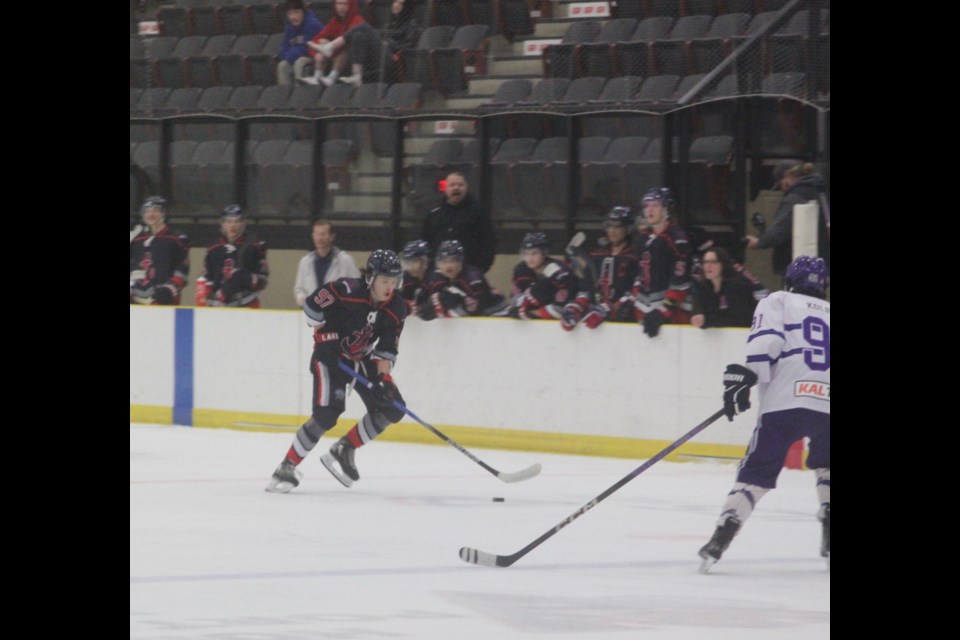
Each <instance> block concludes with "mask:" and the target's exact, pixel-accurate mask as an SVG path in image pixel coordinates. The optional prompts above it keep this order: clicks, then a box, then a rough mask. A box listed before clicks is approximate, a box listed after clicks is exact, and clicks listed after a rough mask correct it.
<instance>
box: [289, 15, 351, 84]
mask: <svg viewBox="0 0 960 640" xmlns="http://www.w3.org/2000/svg"><path fill="white" fill-rule="evenodd" d="M360 24H365V21H364V19H363V18H362V17H361V16H360V9H359V8H358V6H357V0H334V3H333V15H332V16H331V17H330V21H329V22H327V24H326V26H325V27H324V28H323V29H321V30H320V33H318V34H317V35H315V36H314V37H313V39H312V40H310V41H309V42H308V43H307V44H308V45H309V46H310V48H311V49H313V50H314V51H315V52H316V54H315V55H314V56H313V61H314V75H313V77H312V78H311V77H309V76H305V77H303V78H301V80H302V81H303V82H305V83H307V84H321V83H322V84H323V85H324V86H327V87H329V86H332V85H333V83H335V82H336V81H337V78H339V77H340V73H341V72H342V71H343V69H344V67H346V65H347V57H348V56H347V50H346V46H345V45H346V41H345V40H344V36H345V35H346V34H347V32H348V31H350V30H351V29H353V28H354V27H356V26H357V25H360ZM328 60H330V61H331V70H330V73H328V74H327V75H324V74H323V69H324V66H325V65H326V63H327V61H328Z"/></svg>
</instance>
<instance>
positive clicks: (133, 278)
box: [130, 196, 190, 305]
mask: <svg viewBox="0 0 960 640" xmlns="http://www.w3.org/2000/svg"><path fill="white" fill-rule="evenodd" d="M140 215H141V218H142V220H143V227H142V228H141V230H140V231H139V233H137V234H136V235H135V236H134V237H133V238H131V239H130V304H165V305H172V304H180V292H181V291H183V288H184V287H185V286H186V284H187V276H188V275H189V274H190V240H189V239H188V238H187V236H185V235H184V234H182V233H180V232H178V231H174V230H173V229H171V228H170V227H169V226H168V225H167V201H166V199H164V198H161V197H160V196H151V197H149V198H147V199H146V201H144V203H143V206H142V207H140Z"/></svg>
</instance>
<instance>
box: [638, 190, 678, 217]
mask: <svg viewBox="0 0 960 640" xmlns="http://www.w3.org/2000/svg"><path fill="white" fill-rule="evenodd" d="M647 202H659V203H660V204H662V205H663V206H664V208H665V209H667V211H668V212H669V211H670V210H671V209H673V204H674V200H673V191H671V190H670V187H654V188H653V189H650V190H649V191H647V192H646V193H645V194H643V200H641V203H642V204H646V203H647Z"/></svg>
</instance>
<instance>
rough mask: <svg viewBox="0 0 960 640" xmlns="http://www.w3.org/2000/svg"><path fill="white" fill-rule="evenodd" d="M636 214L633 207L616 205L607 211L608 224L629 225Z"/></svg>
mask: <svg viewBox="0 0 960 640" xmlns="http://www.w3.org/2000/svg"><path fill="white" fill-rule="evenodd" d="M634 217H636V214H635V213H634V211H633V208H632V207H614V208H613V209H610V211H608V212H607V220H606V226H608V227H610V226H616V227H629V226H630V225H631V224H633V219H634Z"/></svg>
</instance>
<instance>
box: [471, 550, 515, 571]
mask: <svg viewBox="0 0 960 640" xmlns="http://www.w3.org/2000/svg"><path fill="white" fill-rule="evenodd" d="M460 559H461V560H463V561H464V562H469V563H470V564H477V565H480V566H482V567H509V566H510V565H511V564H513V562H511V561H510V558H508V557H506V556H498V555H496V554H495V553H487V552H486V551H480V550H479V549H474V548H472V547H460Z"/></svg>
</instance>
